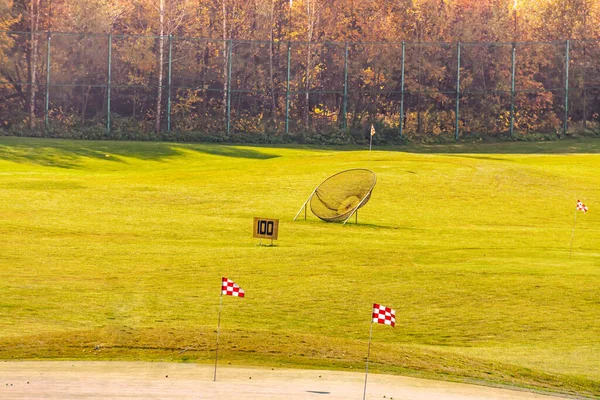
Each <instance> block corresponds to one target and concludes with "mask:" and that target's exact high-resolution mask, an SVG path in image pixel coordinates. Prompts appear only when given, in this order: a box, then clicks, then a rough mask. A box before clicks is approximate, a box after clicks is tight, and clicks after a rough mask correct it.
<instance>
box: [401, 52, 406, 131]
mask: <svg viewBox="0 0 600 400" xmlns="http://www.w3.org/2000/svg"><path fill="white" fill-rule="evenodd" d="M404 47H405V43H404V41H403V42H402V75H401V78H400V137H402V135H403V132H404V54H405V53H404Z"/></svg>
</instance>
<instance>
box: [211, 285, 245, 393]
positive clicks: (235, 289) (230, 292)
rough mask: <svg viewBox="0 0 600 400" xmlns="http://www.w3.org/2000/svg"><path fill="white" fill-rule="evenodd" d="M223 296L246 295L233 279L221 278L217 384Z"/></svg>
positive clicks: (216, 356) (216, 351)
mask: <svg viewBox="0 0 600 400" xmlns="http://www.w3.org/2000/svg"><path fill="white" fill-rule="evenodd" d="M223 295H225V296H234V297H244V296H245V295H246V293H245V292H244V290H243V289H242V288H241V287H239V286H238V284H237V283H235V282H234V281H232V280H231V279H227V278H225V277H222V278H221V295H220V296H219V299H220V300H221V301H220V304H219V322H217V347H216V348H215V376H214V378H213V380H214V381H215V382H216V381H217V363H218V361H219V336H220V334H221V310H222V309H223Z"/></svg>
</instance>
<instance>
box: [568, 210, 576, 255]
mask: <svg viewBox="0 0 600 400" xmlns="http://www.w3.org/2000/svg"><path fill="white" fill-rule="evenodd" d="M575 222H577V207H575V216H574V217H573V230H572V231H571V247H570V249H569V258H571V253H572V252H573V238H574V237H575Z"/></svg>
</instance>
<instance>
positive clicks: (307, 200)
mask: <svg viewBox="0 0 600 400" xmlns="http://www.w3.org/2000/svg"><path fill="white" fill-rule="evenodd" d="M314 194H315V191H314V190H313V192H312V193H311V194H310V196H308V199H306V201H305V202H304V204H303V205H302V207H300V209H299V210H298V213H297V214H296V216H295V217H294V221H295V220H296V218H298V215H300V213H301V212H302V209H303V208H304V219H306V205H307V204H308V202H309V201H310V199H312V197H313V196H314Z"/></svg>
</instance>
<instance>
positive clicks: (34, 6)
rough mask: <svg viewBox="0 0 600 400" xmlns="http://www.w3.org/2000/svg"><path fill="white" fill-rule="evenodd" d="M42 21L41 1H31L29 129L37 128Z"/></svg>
mask: <svg viewBox="0 0 600 400" xmlns="http://www.w3.org/2000/svg"><path fill="white" fill-rule="evenodd" d="M39 19H40V0H30V3H29V20H30V30H31V32H30V33H31V41H30V46H29V83H30V85H29V127H30V128H31V129H33V128H35V95H36V92H37V53H38V37H37V30H38V27H39Z"/></svg>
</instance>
